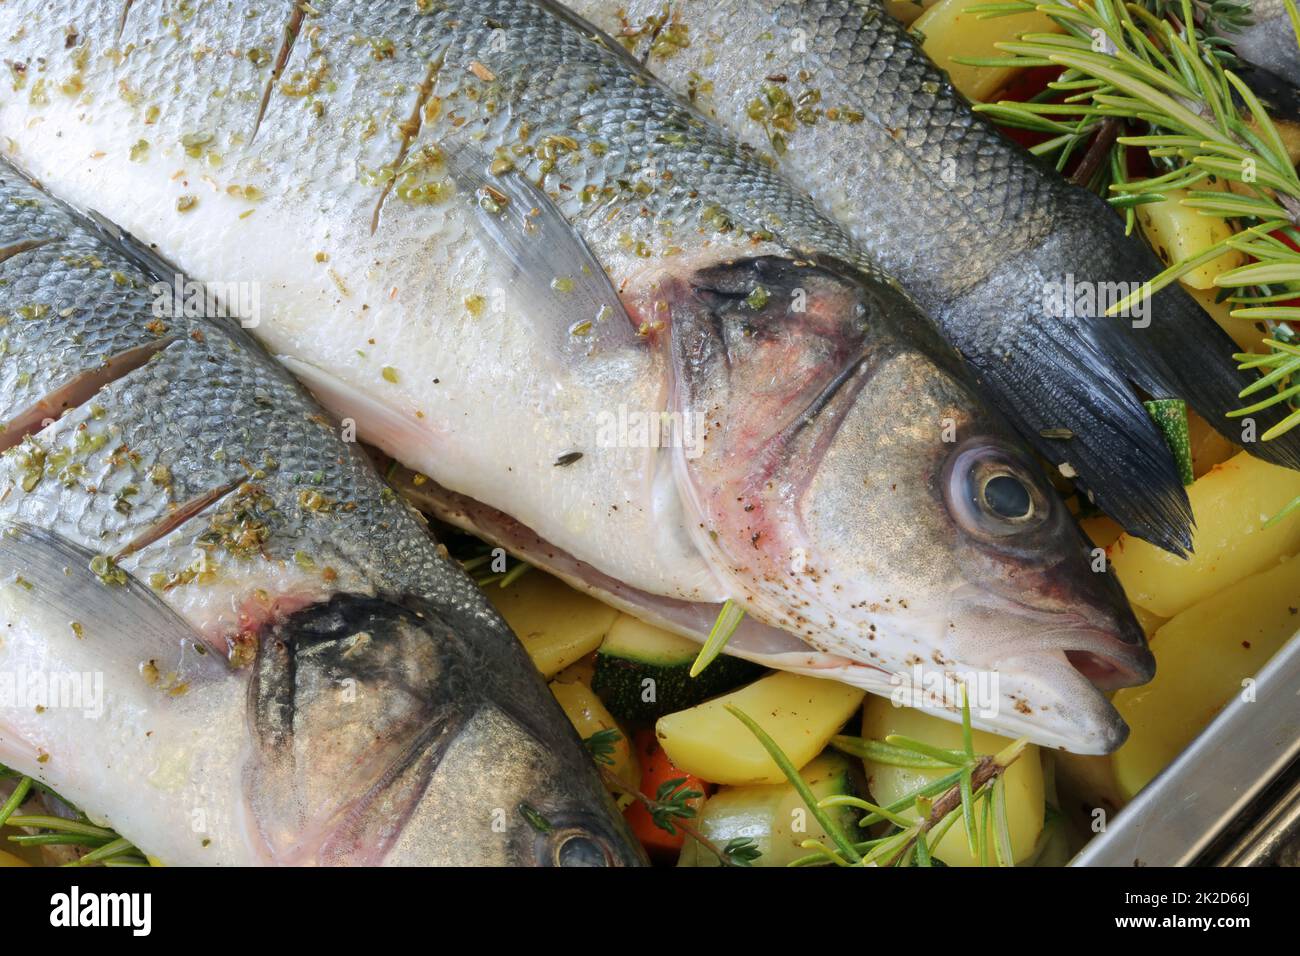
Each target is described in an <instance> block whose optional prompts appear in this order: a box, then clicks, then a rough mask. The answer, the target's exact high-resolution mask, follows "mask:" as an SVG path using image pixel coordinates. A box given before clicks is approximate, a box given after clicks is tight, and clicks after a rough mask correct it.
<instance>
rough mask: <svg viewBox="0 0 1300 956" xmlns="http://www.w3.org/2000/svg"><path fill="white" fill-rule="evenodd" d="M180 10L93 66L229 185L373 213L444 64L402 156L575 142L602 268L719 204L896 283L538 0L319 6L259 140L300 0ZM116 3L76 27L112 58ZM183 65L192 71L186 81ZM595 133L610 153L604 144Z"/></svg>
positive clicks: (578, 218) (568, 186) (581, 221)
mask: <svg viewBox="0 0 1300 956" xmlns="http://www.w3.org/2000/svg"><path fill="white" fill-rule="evenodd" d="M20 5H21V4H20ZM31 6H32V8H33V11H34V10H35V9H36V8H37V7H38V6H39V5H38V4H32V5H31ZM167 9H168V10H169V11H170V12H169V15H168V16H166V17H160V16H159V15H158V13H157V10H156V9H154V8H148V7H143V5H140V4H134V5H132V7H131V9H130V11H129V13H128V18H127V24H126V27H125V29H124V32H123V34H122V38H121V44H120V46H121V49H122V54H123V55H122V56H121V57H120V58H118V57H116V56H113V57H108V59H109V60H110V61H112V63H114V64H115V65H106V64H104V63H101V62H99V60H98V59H97V57H96V56H92V57H91V62H90V65H89V66H88V67H87V68H86V69H87V70H93V71H98V70H102V69H105V68H108V69H112V70H114V71H115V75H116V76H117V77H118V82H119V88H120V89H121V90H123V91H126V92H124V94H123V95H124V96H127V97H129V102H131V103H133V104H135V105H136V108H138V109H139V110H140V111H141V112H142V113H144V112H146V111H148V112H150V115H151V116H152V117H153V120H152V123H151V125H152V126H153V128H154V129H156V131H157V136H156V138H155V139H154V140H153V145H155V146H156V145H157V144H159V143H175V142H176V141H179V140H182V139H183V138H188V139H189V141H190V142H193V141H194V139H195V138H206V137H211V138H210V140H207V141H205V142H204V143H202V144H201V149H203V150H208V149H210V150H211V151H212V152H213V153H215V154H218V155H220V156H221V157H222V158H223V162H224V164H223V166H222V173H223V179H225V180H227V181H229V180H232V179H233V180H235V181H239V180H240V178H241V177H244V178H245V179H247V180H249V181H252V180H254V179H260V180H261V181H263V182H265V181H266V178H267V176H268V174H269V175H271V176H272V177H273V178H274V179H275V186H274V189H273V190H270V194H269V195H268V199H267V201H268V202H274V201H276V198H277V194H283V195H286V196H287V195H290V194H304V195H305V194H306V191H308V190H311V189H313V184H318V183H320V182H322V181H329V182H330V183H331V184H332V188H331V189H328V190H323V191H319V192H313V193H312V194H311V201H312V203H313V204H314V205H315V206H316V207H317V208H319V209H320V210H321V213H322V215H323V216H324V215H335V214H340V213H341V214H342V215H343V217H344V218H345V219H347V220H349V221H353V222H358V223H360V222H363V221H366V222H368V221H369V219H370V217H371V213H372V211H373V209H374V207H375V206H376V204H377V203H378V200H379V196H380V191H381V189H380V187H379V186H377V185H375V184H374V183H371V184H370V185H369V186H368V187H367V188H359V186H358V182H359V180H361V181H365V180H366V178H367V176H372V177H373V176H374V174H375V173H376V172H381V173H382V171H384V170H385V169H386V168H387V169H388V170H389V171H390V172H391V170H392V167H393V166H394V165H395V164H396V162H397V157H398V153H399V149H400V148H401V146H402V136H401V135H400V134H399V133H398V132H397V130H398V129H399V125H400V124H403V123H405V122H406V121H408V120H409V118H410V117H411V116H412V114H413V112H415V108H416V106H417V104H418V103H419V102H420V98H421V92H420V87H421V85H422V84H423V83H424V82H425V80H426V79H427V78H429V77H430V76H431V75H432V76H433V79H434V83H433V85H432V90H433V95H434V97H437V98H438V99H440V100H441V109H440V111H439V113H438V115H437V116H436V117H432V118H430V117H429V116H428V113H427V112H426V114H425V120H424V122H423V123H422V125H421V127H420V130H419V134H418V136H417V137H416V138H415V139H414V140H413V141H411V142H410V143H408V144H406V149H407V152H406V155H408V156H411V155H415V154H416V153H417V151H418V150H419V149H420V148H421V147H422V146H425V145H438V144H442V143H447V142H451V141H453V140H455V141H459V142H462V143H464V142H470V141H472V142H474V143H475V145H476V146H477V147H478V148H479V149H480V150H481V151H482V152H483V153H484V154H486V155H489V156H490V155H491V154H492V153H493V151H494V150H496V149H498V148H505V147H518V149H515V150H514V151H513V152H514V154H515V155H516V156H519V154H520V153H521V152H522V153H529V154H532V155H524V156H521V157H520V158H519V159H518V165H519V166H520V167H521V168H525V169H528V171H529V172H530V173H531V174H533V176H534V178H540V177H541V167H542V160H541V159H540V158H538V157H537V155H536V152H537V149H538V147H539V146H540V145H542V144H543V143H544V141H545V140H546V139H547V138H548V137H555V136H561V137H566V138H569V139H571V140H573V141H576V142H577V143H578V144H579V146H580V148H579V149H578V150H576V151H566V150H564V149H561V150H560V155H559V156H558V157H557V159H556V160H555V169H554V171H552V172H551V173H550V175H549V176H547V177H546V179H545V187H546V189H547V190H548V192H550V194H551V195H552V196H553V198H555V199H556V200H557V201H558V202H559V204H560V206H561V208H562V209H563V210H564V212H565V214H566V215H567V216H569V217H570V218H571V219H573V220H574V221H575V224H576V225H577V227H578V228H579V230H580V231H581V232H582V233H583V235H584V238H585V239H586V240H587V242H588V243H589V244H590V245H591V246H592V248H593V250H594V251H595V252H596V254H597V257H598V258H601V259H602V260H603V261H607V259H606V255H607V254H611V253H613V252H614V251H615V250H616V249H617V248H618V247H619V245H620V243H622V244H624V245H626V236H627V235H628V234H633V235H637V236H644V237H647V238H649V239H653V240H655V241H657V243H658V244H659V246H660V247H661V248H663V247H665V246H667V245H668V244H670V243H671V244H672V245H674V246H677V247H680V246H682V245H686V244H688V243H689V242H691V241H701V240H702V239H703V240H705V241H707V239H708V238H712V237H714V236H717V235H718V232H717V227H716V225H714V223H715V220H714V219H713V218H712V216H711V210H713V209H717V210H720V211H721V212H723V213H725V217H724V219H725V221H729V222H731V223H733V224H734V225H735V226H737V227H739V228H741V229H743V230H745V231H750V232H757V233H764V234H765V233H771V234H773V235H775V236H776V237H777V238H778V239H779V240H780V241H781V242H782V243H784V244H785V245H787V246H788V247H789V248H790V249H791V251H795V252H798V253H801V254H804V255H813V254H822V255H827V256H832V257H835V258H838V259H841V260H843V261H846V262H852V263H855V264H856V265H858V266H860V267H862V268H863V269H865V270H867V271H869V272H871V274H872V275H874V276H875V277H876V278H877V279H878V280H879V281H890V280H888V279H887V278H886V277H884V276H883V275H881V274H879V273H878V272H877V271H876V270H875V269H874V267H873V266H872V265H870V264H869V263H868V262H867V261H866V260H865V259H864V258H863V256H862V255H861V253H860V251H859V250H858V248H857V246H856V245H855V244H854V243H853V241H852V240H850V239H849V238H848V237H847V236H846V235H845V234H844V233H843V232H842V231H841V230H840V229H839V228H838V227H837V226H835V225H834V224H832V223H831V222H830V221H828V220H827V219H825V218H824V217H823V216H821V215H820V214H819V213H818V212H817V211H816V209H815V207H814V206H813V204H812V202H811V201H810V200H808V199H807V198H806V197H804V196H803V195H802V194H800V193H797V192H796V191H795V190H793V189H791V188H790V187H789V186H788V184H787V183H786V182H785V180H784V179H782V178H781V176H780V175H779V174H778V173H776V172H775V171H774V170H773V169H772V168H771V167H770V165H768V164H767V163H765V162H764V161H762V160H761V159H760V158H758V157H757V156H756V155H755V154H753V153H752V152H751V151H750V150H748V149H747V148H742V147H738V146H735V145H734V144H732V143H731V142H730V141H728V140H726V139H725V138H724V137H722V136H721V135H719V134H716V133H714V132H713V130H712V128H711V127H710V126H708V125H707V124H705V123H703V122H702V121H701V120H700V118H699V117H698V116H697V115H696V114H695V113H693V112H692V111H691V109H690V108H689V107H687V106H686V105H685V104H684V103H682V102H680V101H679V100H677V99H675V98H674V97H672V96H670V95H667V94H665V92H664V91H663V90H662V88H660V87H657V86H655V85H653V84H650V83H648V82H647V80H646V78H645V76H644V75H643V74H642V73H641V72H640V71H639V69H638V68H637V67H636V66H635V65H634V64H632V63H630V62H629V60H627V59H626V58H625V57H624V56H623V54H622V53H621V52H619V51H616V50H609V49H604V48H602V47H601V46H599V45H597V44H596V42H595V41H593V40H591V39H589V38H587V37H585V36H584V35H583V34H581V33H580V32H577V31H574V30H572V29H571V28H570V27H569V26H568V25H567V24H565V23H563V22H562V21H560V20H559V19H557V18H556V17H555V16H553V15H552V14H551V13H549V12H548V11H547V10H545V9H544V8H542V7H541V6H539V5H535V4H532V3H528V2H524V0H493V2H488V3H469V2H433V0H430V2H416V3H400V4H399V3H391V4H348V3H331V2H321V3H316V4H313V5H311V8H310V12H308V13H307V14H306V15H305V16H304V18H303V20H302V22H301V26H300V28H299V30H298V31H297V36H296V39H295V40H294V42H293V44H292V52H291V54H290V55H289V57H288V59H287V62H286V63H285V66H284V69H283V71H282V72H281V73H280V74H279V79H278V81H277V82H274V83H271V91H270V95H269V97H268V98H267V106H266V110H265V114H264V117H263V119H262V121H261V124H260V127H258V132H257V136H256V138H254V139H253V140H252V145H251V146H249V144H248V143H249V138H250V137H251V135H252V133H253V129H254V125H255V119H256V117H257V115H258V113H259V108H260V103H261V100H262V97H263V95H264V92H265V89H266V84H267V83H268V81H269V80H271V78H272V70H273V67H274V64H275V61H276V58H277V53H278V50H279V45H280V39H281V36H282V34H284V32H285V29H286V27H287V26H288V24H289V14H290V11H291V10H292V9H293V5H289V4H286V5H284V6H268V7H257V8H255V9H245V8H244V7H243V6H242V5H239V4H229V5H227V4H213V5H205V6H200V7H195V8H192V9H190V10H189V12H188V15H183V16H182V15H179V14H177V13H176V12H175V10H173V9H172V8H167ZM425 9H427V12H423V11H424V10H425ZM119 14H120V8H118V7H117V6H115V5H114V6H112V7H110V6H106V5H102V4H91V5H88V6H87V7H86V8H85V9H84V10H82V11H80V12H79V16H78V17H77V23H78V25H79V27H80V28H81V33H80V37H81V38H82V40H83V41H84V42H86V43H88V44H90V45H91V47H92V49H95V50H97V51H102V49H103V48H105V47H106V46H108V45H110V42H111V38H112V36H113V35H114V33H115V32H116V28H117V18H118V16H119ZM36 39H37V38H36V37H34V36H29V37H27V38H26V39H24V38H22V37H20V38H17V39H15V40H13V41H11V43H10V44H9V47H8V55H10V56H13V57H15V58H18V59H21V60H23V61H24V62H27V63H29V64H31V66H30V67H29V72H30V73H32V74H35V73H36V72H38V71H39V67H38V65H37V63H38V57H39V56H40V54H41V53H42V52H43V45H42V44H41V43H39V42H34V41H36ZM180 61H185V62H188V63H189V64H190V66H188V67H187V71H188V72H187V76H186V78H185V79H184V81H182V82H178V81H177V75H176V66H175V65H176V63H177V62H180ZM539 63H540V64H545V67H544V68H542V69H539ZM62 72H63V69H62V67H57V68H56V67H49V68H47V69H46V71H45V75H48V76H49V77H50V79H51V80H53V79H55V78H57V77H58V76H60V75H62ZM485 77H487V78H485ZM29 82H30V81H29ZM286 91H288V92H286ZM91 111H92V113H93V104H92V106H91ZM340 134H342V135H340ZM593 142H598V143H599V144H600V147H596V149H600V148H601V147H604V151H603V152H600V153H597V152H595V151H593V149H592V148H591V145H590V144H592V143H593ZM380 178H381V180H382V176H381V177H380ZM639 183H644V184H646V185H648V186H649V187H651V188H650V189H649V190H648V191H646V190H645V189H644V188H638V184H639ZM589 185H590V186H594V187H596V189H597V190H598V193H597V195H596V196H595V198H592V197H590V196H588V197H585V198H584V196H583V187H585V186H589ZM600 190H603V192H599V191H600ZM387 201H388V202H390V203H391V202H396V201H398V200H397V199H396V198H395V197H392V196H390V197H389V198H388V199H387ZM340 207H341V208H340ZM381 222H382V219H381ZM647 224H648V225H647ZM380 228H381V229H382V225H381V226H380Z"/></svg>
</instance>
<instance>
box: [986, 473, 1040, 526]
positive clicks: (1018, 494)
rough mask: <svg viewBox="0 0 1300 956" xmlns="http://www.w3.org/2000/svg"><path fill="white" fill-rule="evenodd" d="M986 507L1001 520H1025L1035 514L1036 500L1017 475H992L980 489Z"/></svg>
mask: <svg viewBox="0 0 1300 956" xmlns="http://www.w3.org/2000/svg"><path fill="white" fill-rule="evenodd" d="M980 497H981V498H983V499H984V506H985V507H986V508H988V509H989V510H990V511H992V512H993V513H994V514H995V515H997V516H998V517H1000V518H1006V519H1008V520H1011V521H1017V520H1024V519H1026V518H1029V517H1032V516H1033V513H1034V499H1033V496H1032V495H1030V493H1029V489H1028V488H1027V487H1025V483H1024V482H1023V481H1021V480H1020V479H1019V478H1017V477H1016V476H1015V475H992V476H991V477H988V478H985V479H984V486H983V487H982V488H981V489H980Z"/></svg>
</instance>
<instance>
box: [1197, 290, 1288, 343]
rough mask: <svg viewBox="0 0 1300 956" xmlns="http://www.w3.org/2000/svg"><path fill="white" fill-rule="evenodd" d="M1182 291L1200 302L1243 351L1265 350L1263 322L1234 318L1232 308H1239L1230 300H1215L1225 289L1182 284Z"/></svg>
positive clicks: (1266, 335)
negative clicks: (1201, 287)
mask: <svg viewBox="0 0 1300 956" xmlns="http://www.w3.org/2000/svg"><path fill="white" fill-rule="evenodd" d="M1183 291H1185V292H1186V293H1187V294H1188V295H1190V296H1191V297H1192V298H1193V299H1195V300H1196V301H1197V302H1199V303H1200V304H1201V308H1202V309H1204V310H1205V311H1206V312H1208V313H1209V314H1210V318H1212V319H1214V321H1215V322H1217V323H1219V327H1220V328H1221V329H1223V331H1225V332H1227V333H1228V334H1229V335H1230V336H1232V341H1234V342H1236V343H1237V347H1238V348H1239V349H1241V350H1242V351H1243V352H1267V351H1268V349H1266V348H1264V346H1263V345H1261V343H1262V342H1263V341H1264V339H1266V338H1268V336H1269V332H1268V328H1267V327H1266V326H1265V325H1264V323H1263V322H1249V321H1247V320H1246V319H1234V318H1233V317H1232V310H1233V309H1235V308H1240V306H1235V305H1233V304H1232V303H1231V302H1216V301H1215V299H1217V298H1218V296H1219V293H1220V292H1223V291H1225V290H1223V289H1220V288H1218V287H1215V288H1212V289H1193V288H1192V287H1191V286H1188V285H1184V286H1183Z"/></svg>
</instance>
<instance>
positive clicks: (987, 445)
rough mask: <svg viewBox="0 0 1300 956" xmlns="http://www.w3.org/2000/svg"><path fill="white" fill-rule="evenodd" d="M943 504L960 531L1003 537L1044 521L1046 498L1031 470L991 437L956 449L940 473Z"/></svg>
mask: <svg viewBox="0 0 1300 956" xmlns="http://www.w3.org/2000/svg"><path fill="white" fill-rule="evenodd" d="M943 492H944V500H945V503H946V504H947V506H948V510H949V512H950V513H951V515H952V517H953V519H954V520H955V521H956V523H957V525H958V526H959V527H960V528H961V529H962V530H963V531H965V532H967V533H969V534H972V535H975V536H977V537H981V538H1007V537H1009V536H1011V535H1017V534H1023V533H1025V532H1028V531H1032V530H1033V529H1035V528H1037V527H1038V526H1039V525H1041V524H1042V523H1043V522H1044V521H1045V520H1047V518H1048V516H1049V514H1050V512H1051V509H1052V498H1051V497H1050V495H1049V494H1048V493H1047V492H1046V491H1045V490H1044V489H1043V486H1042V484H1041V483H1040V482H1036V481H1035V480H1034V473H1033V466H1032V465H1031V464H1030V463H1029V462H1027V461H1024V460H1022V457H1021V456H1020V455H1018V454H1016V452H1015V451H1014V450H1013V449H1011V448H1009V447H1007V446H1006V445H1004V444H1003V443H1001V442H999V441H998V440H997V439H994V438H979V439H971V440H968V441H966V442H964V443H962V444H961V445H959V446H958V448H957V450H956V451H954V452H953V453H952V455H951V457H950V458H949V459H948V464H947V467H946V469H945V476H944V488H943Z"/></svg>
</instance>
